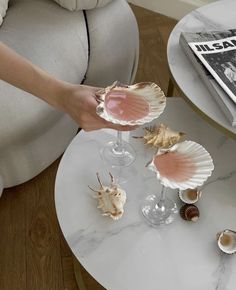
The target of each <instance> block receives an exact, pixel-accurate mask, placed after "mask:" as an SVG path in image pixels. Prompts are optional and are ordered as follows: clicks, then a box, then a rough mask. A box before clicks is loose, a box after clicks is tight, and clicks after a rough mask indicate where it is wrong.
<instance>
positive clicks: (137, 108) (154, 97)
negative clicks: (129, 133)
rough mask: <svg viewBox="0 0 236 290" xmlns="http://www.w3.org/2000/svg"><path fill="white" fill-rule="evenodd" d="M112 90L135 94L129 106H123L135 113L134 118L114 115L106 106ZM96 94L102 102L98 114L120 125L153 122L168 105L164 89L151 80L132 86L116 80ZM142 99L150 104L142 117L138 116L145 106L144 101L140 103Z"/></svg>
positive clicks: (98, 107)
mask: <svg viewBox="0 0 236 290" xmlns="http://www.w3.org/2000/svg"><path fill="white" fill-rule="evenodd" d="M111 92H114V93H116V92H120V93H123V94H124V95H125V94H126V93H127V95H128V94H132V95H133V97H132V101H130V102H131V103H130V104H129V105H128V106H125V105H123V107H122V110H125V109H128V110H129V111H130V112H132V114H133V115H132V114H131V113H130V114H131V115H132V116H133V119H132V118H131V119H121V118H120V119H119V118H118V117H114V115H113V114H111V112H110V111H109V110H108V109H107V108H106V105H105V101H106V97H107V96H108V95H109V94H111ZM96 96H97V100H98V101H99V102H100V104H99V105H98V106H97V109H96V111H97V114H98V115H99V116H100V117H101V118H103V119H105V120H106V121H108V122H112V123H114V124H120V125H131V126H132V125H142V124H145V123H148V122H151V121H152V120H154V119H156V118H158V117H159V116H160V115H161V113H162V112H163V111H164V109H165V106H166V97H165V95H164V93H163V91H162V90H161V88H160V87H159V86H158V85H156V84H155V83H151V82H143V83H137V84H134V85H131V86H128V85H122V84H119V82H115V83H114V84H112V85H111V86H109V87H107V88H105V89H103V90H101V91H99V92H97V93H96ZM141 101H143V102H144V103H145V104H146V105H147V106H148V108H147V113H146V114H144V115H142V117H137V116H139V115H140V114H139V113H140V112H142V110H143V108H144V106H143V103H140V102H141ZM136 104H137V105H136ZM120 106H121V105H120ZM135 116H136V117H135Z"/></svg>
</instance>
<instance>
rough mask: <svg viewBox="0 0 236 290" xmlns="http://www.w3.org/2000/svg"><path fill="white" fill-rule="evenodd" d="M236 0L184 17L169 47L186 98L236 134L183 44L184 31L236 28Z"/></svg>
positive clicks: (173, 73) (171, 36)
mask: <svg viewBox="0 0 236 290" xmlns="http://www.w3.org/2000/svg"><path fill="white" fill-rule="evenodd" d="M235 11H236V1H235V0H223V1H216V2H213V3H211V4H209V5H206V6H203V7H201V8H199V9H197V10H195V11H193V12H191V13H190V14H188V15H186V16H185V17H184V18H183V19H181V20H180V21H179V22H178V23H177V25H176V26H175V28H174V29H173V31H172V33H171V35H170V38H169V41H168V47H167V56H168V63H169V68H170V71H171V73H172V76H173V77H174V79H175V81H176V83H177V84H178V86H179V87H180V88H181V90H182V91H183V93H184V94H185V95H186V97H187V98H188V99H189V100H190V101H191V102H192V103H193V104H194V105H195V106H196V107H197V108H198V109H200V111H202V112H203V113H204V114H205V115H206V116H208V117H210V119H212V120H213V121H214V122H216V123H217V124H219V125H220V126H222V127H223V128H225V129H227V130H228V131H230V132H231V133H233V134H235V135H236V127H232V126H231V125H230V124H229V122H228V120H227V119H226V117H225V116H224V114H223V113H222V112H221V110H220V108H219V106H218V104H217V103H216V102H215V100H214V98H213V97H212V96H211V94H210V92H209V90H208V89H207V87H206V86H205V85H204V83H203V82H202V80H201V79H200V77H199V75H198V73H197V72H196V70H195V69H194V67H193V65H192V63H191V62H190V61H189V60H188V58H187V56H186V55H185V53H184V52H183V50H182V48H181V47H180V45H179V36H180V33H181V32H182V31H185V32H199V31H209V30H224V29H232V28H236V17H235Z"/></svg>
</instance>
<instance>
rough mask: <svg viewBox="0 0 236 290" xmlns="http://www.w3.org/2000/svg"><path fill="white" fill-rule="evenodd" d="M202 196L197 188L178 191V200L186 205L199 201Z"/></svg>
mask: <svg viewBox="0 0 236 290" xmlns="http://www.w3.org/2000/svg"><path fill="white" fill-rule="evenodd" d="M201 195H202V191H201V190H199V189H198V188H194V189H191V188H188V189H186V190H179V198H180V199H181V200H182V201H183V202H185V203H188V204H193V203H195V202H197V201H198V200H199V198H200V197H201Z"/></svg>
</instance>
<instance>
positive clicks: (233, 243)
mask: <svg viewBox="0 0 236 290" xmlns="http://www.w3.org/2000/svg"><path fill="white" fill-rule="evenodd" d="M217 244H218V247H219V248H220V250H221V251H223V252H224V253H226V254H234V253H236V232H235V231H232V230H228V229H226V230H224V231H222V232H220V233H218V234H217Z"/></svg>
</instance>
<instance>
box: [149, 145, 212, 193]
mask: <svg viewBox="0 0 236 290" xmlns="http://www.w3.org/2000/svg"><path fill="white" fill-rule="evenodd" d="M161 158H162V166H165V168H164V169H163V168H162V169H161V166H159V165H158V160H159V161H160V160H161ZM163 164H164V165H163ZM167 165H168V166H167ZM148 168H149V169H150V170H152V171H154V172H156V176H157V178H158V179H159V180H160V182H161V184H163V185H164V186H166V187H170V188H173V189H175V188H178V189H180V190H185V189H188V188H196V187H199V186H201V185H202V184H203V183H204V182H205V181H206V179H207V178H208V177H209V176H211V173H212V170H213V169H214V165H213V160H212V158H211V156H210V154H209V153H208V152H207V151H206V149H205V148H204V147H203V146H202V145H200V144H198V143H196V142H193V141H184V142H181V143H177V144H175V145H173V146H172V147H170V148H168V149H165V148H159V150H158V152H157V154H156V155H155V156H154V157H153V159H152V161H151V162H150V163H149V165H148ZM163 171H164V173H163ZM170 173H171V174H170Z"/></svg>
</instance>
